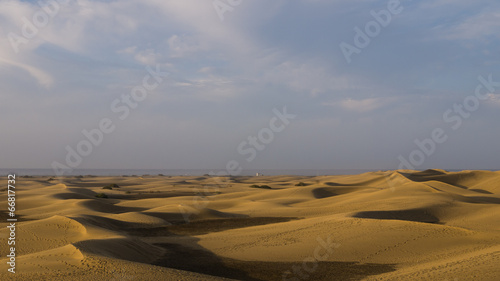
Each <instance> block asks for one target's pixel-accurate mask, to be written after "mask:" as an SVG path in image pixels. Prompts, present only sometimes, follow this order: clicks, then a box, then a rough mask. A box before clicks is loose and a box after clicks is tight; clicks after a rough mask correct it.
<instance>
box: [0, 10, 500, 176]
mask: <svg viewBox="0 0 500 281" xmlns="http://www.w3.org/2000/svg"><path fill="white" fill-rule="evenodd" d="M391 1H395V0H389V1H377V0H373V1H352V0H349V1H347V0H345V1H342V0H338V1H326V0H325V1H324V0H296V1H284V0H276V1H263V0H243V1H240V2H238V1H235V2H231V1H229V2H228V1H226V0H221V2H222V3H225V5H230V2H231V3H240V4H239V5H234V6H230V7H231V10H230V11H226V12H225V13H223V16H224V18H223V20H221V18H220V17H219V16H218V13H217V11H216V9H215V8H214V5H213V2H214V1H211V0H190V1H177V0H162V1H160V0H143V1H135V0H120V1H89V0H82V1H71V0H69V1H58V2H57V1H56V2H55V3H57V5H58V10H57V12H55V13H54V15H53V16H50V19H49V22H48V23H47V24H46V25H44V26H43V27H40V28H38V32H36V34H35V35H34V36H32V37H31V38H25V37H23V36H24V35H23V32H22V31H23V27H25V25H26V21H25V20H23V18H24V19H26V20H27V21H30V22H31V23H33V22H34V20H33V17H34V15H37V13H38V15H41V13H43V11H44V10H43V9H42V7H41V6H40V5H38V4H37V1H12V0H0V7H1V9H0V34H1V36H2V38H3V39H2V40H1V41H0V92H1V94H0V120H2V121H1V122H0V132H1V135H2V137H1V140H0V145H1V150H0V159H1V165H0V167H2V168H51V164H52V163H54V161H57V162H59V163H62V164H65V163H64V161H65V157H66V155H67V150H66V147H67V146H70V147H73V148H75V149H76V146H77V144H78V143H79V142H81V141H82V140H85V139H86V138H85V137H84V135H83V134H82V130H91V129H94V128H98V126H99V122H100V120H102V119H103V118H109V119H111V120H112V122H113V124H114V125H115V126H116V129H115V130H114V131H113V132H112V133H109V134H105V135H104V138H103V141H102V143H100V144H99V145H95V146H93V147H92V153H90V154H89V155H87V156H84V157H82V161H81V163H79V164H78V168H145V169H153V168H156V169H176V168H194V169H196V168H207V169H218V168H223V167H225V166H226V163H227V162H228V161H231V160H234V161H237V162H238V163H239V164H240V166H241V167H242V168H243V169H356V168H359V169H396V168H397V167H398V165H399V164H400V161H399V160H398V157H399V156H403V157H405V158H407V159H408V158H409V156H410V154H411V153H412V152H413V151H415V150H419V149H420V148H419V147H418V146H417V145H416V144H415V140H420V141H422V140H424V139H426V138H430V137H431V133H432V132H433V130H434V129H436V128H440V129H443V131H444V132H445V133H446V136H447V140H446V141H445V142H444V143H441V144H436V147H435V149H433V151H432V153H430V155H425V159H422V161H420V162H422V163H418V164H419V165H415V168H418V169H426V168H443V169H499V167H500V157H499V153H500V150H499V149H498V141H499V140H500V130H499V127H498V120H499V117H500V114H499V110H500V88H498V89H497V91H488V93H485V95H486V94H487V97H488V98H487V99H483V100H480V104H479V106H478V108H477V110H474V111H473V112H468V113H470V116H469V117H468V118H462V119H463V120H461V121H463V122H462V123H461V125H460V127H459V128H458V129H456V130H453V129H452V128H451V127H452V125H453V124H454V123H453V122H447V120H445V119H444V118H443V114H444V113H445V112H447V110H448V109H453V107H454V105H455V104H462V103H463V102H464V99H466V98H467V97H468V96H471V95H473V94H474V91H475V89H476V87H477V86H478V84H479V83H480V82H479V81H478V76H482V77H485V78H487V77H488V76H489V75H492V80H493V81H500V72H499V69H500V68H499V64H500V57H499V56H500V54H499V52H498V49H499V48H498V47H499V46H500V45H499V39H500V38H499V37H500V33H499V32H498V30H500V28H499V27H500V3H498V2H497V1H481V0H480V1H464V0H455V1H450V0H436V1H401V2H400V4H399V6H400V7H402V9H403V10H402V11H401V12H400V13H398V14H392V15H391V20H390V23H389V24H388V25H387V26H385V27H381V29H380V32H379V33H378V34H377V35H376V36H374V37H373V38H370V44H369V45H368V46H367V47H366V48H363V49H362V50H361V53H359V54H354V55H352V56H351V59H352V60H351V62H350V63H348V62H347V60H346V58H345V57H344V54H343V53H342V51H341V48H340V47H339V45H340V44H341V43H342V42H345V43H348V44H351V45H354V36H355V31H354V29H355V28H356V27H359V28H360V29H362V30H363V29H364V28H365V26H366V25H367V23H369V22H370V21H373V20H374V18H373V16H372V15H371V12H372V11H374V12H380V11H381V10H387V9H388V8H387V7H388V3H390V2H391ZM50 2H53V1H41V3H50ZM41 11H42V12H41ZM40 19H42V20H43V18H42V16H41V17H40V18H39V20H40ZM12 34H16V35H18V36H20V38H24V39H25V41H23V42H24V43H19V44H18V49H19V50H18V52H17V53H16V52H15V51H14V48H13V44H12V42H11V41H12V40H9V38H12ZM9 36H11V37H9ZM16 42H19V41H16ZM148 66H149V67H150V68H153V69H156V67H157V66H158V67H160V68H161V70H162V71H164V72H168V77H166V78H165V79H164V81H162V82H161V83H160V84H159V86H158V87H157V88H155V89H154V90H152V91H150V92H149V93H148V95H147V98H146V99H145V100H144V101H141V102H140V103H139V104H138V106H137V107H136V108H133V109H131V110H130V115H129V116H128V117H127V118H126V119H124V120H120V119H119V118H117V116H118V115H117V114H116V113H115V112H113V111H112V110H111V108H110V105H111V104H112V103H113V101H114V100H116V99H117V98H120V97H121V96H122V95H124V94H129V93H130V92H131V90H132V89H133V88H134V87H135V86H138V85H141V83H142V80H143V78H144V77H145V75H147V74H148V71H147V70H146V67H148ZM284 106H286V108H287V111H288V112H289V113H291V114H294V115H296V118H294V119H293V120H292V121H291V122H290V124H289V125H287V126H286V128H285V129H284V130H283V131H281V132H276V133H275V135H274V138H273V140H272V142H270V143H269V144H266V146H265V149H263V150H261V151H258V153H257V156H256V157H255V159H254V160H252V161H247V160H246V159H245V158H246V157H245V156H244V155H241V154H240V153H239V152H238V149H237V147H238V145H240V144H241V143H242V142H243V141H245V140H247V138H248V136H252V135H257V134H258V132H260V131H261V130H262V129H264V128H266V127H267V126H268V125H269V120H270V119H271V118H273V116H274V113H273V109H275V108H276V109H279V110H282V108H283V107H284ZM452 115H457V114H456V113H452ZM448 121H449V120H448ZM420 150H422V149H420ZM417 162H419V161H417Z"/></svg>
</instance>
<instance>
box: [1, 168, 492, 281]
mask: <svg viewBox="0 0 500 281" xmlns="http://www.w3.org/2000/svg"><path fill="white" fill-rule="evenodd" d="M0 181H1V182H5V183H6V178H0ZM299 182H303V183H305V186H296V184H297V183H299ZM108 184H118V185H119V186H120V188H113V189H112V190H105V189H102V187H103V186H105V185H108ZM253 184H257V185H268V186H270V187H272V189H261V188H251V187H250V186H251V185H253ZM17 190H18V193H17V207H18V210H17V215H18V218H19V220H20V221H19V222H18V224H17V230H16V231H17V236H16V243H17V244H16V246H17V247H16V249H17V260H16V262H17V263H16V271H17V273H16V274H15V275H14V274H10V273H7V265H6V261H7V259H6V257H5V256H6V253H7V243H6V240H5V238H7V235H9V233H8V231H7V228H6V227H5V226H6V225H7V224H6V223H5V221H6V216H5V214H4V213H2V218H1V220H0V224H1V226H2V228H1V230H0V238H1V241H2V242H1V244H0V249H1V253H2V257H3V258H2V259H1V261H0V263H1V267H0V280H224V279H223V277H227V278H232V279H236V280H500V267H499V264H500V172H486V171H462V172H457V173H450V172H446V171H442V170H428V171H423V172H417V171H387V172H373V173H365V174H361V175H354V176H352V175H349V176H320V177H294V176H273V177H231V178H210V177H164V176H143V177H68V178H64V179H62V180H61V181H59V180H57V179H56V180H50V181H48V179H47V178H45V177H44V178H42V177H33V178H20V179H18V181H17ZM101 192H104V193H106V194H107V196H108V198H96V197H95V194H96V193H101ZM1 194H3V195H2V196H1V198H0V202H1V206H4V207H2V209H6V208H7V207H6V199H7V196H6V191H2V192H1Z"/></svg>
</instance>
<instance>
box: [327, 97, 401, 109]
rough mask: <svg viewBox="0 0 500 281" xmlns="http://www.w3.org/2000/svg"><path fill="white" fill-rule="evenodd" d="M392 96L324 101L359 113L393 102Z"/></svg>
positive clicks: (329, 104)
mask: <svg viewBox="0 0 500 281" xmlns="http://www.w3.org/2000/svg"><path fill="white" fill-rule="evenodd" d="M392 101H393V99H392V98H368V99H360V100H355V99H350V98H348V99H343V100H340V101H336V102H324V103H323V105H325V106H334V107H340V108H343V109H345V110H348V111H354V112H359V113H365V112H370V111H373V110H375V109H378V108H380V107H382V106H385V105H387V104H388V103H390V102H392Z"/></svg>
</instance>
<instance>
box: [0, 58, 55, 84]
mask: <svg viewBox="0 0 500 281" xmlns="http://www.w3.org/2000/svg"><path fill="white" fill-rule="evenodd" d="M0 63H4V64H7V65H11V66H14V67H18V68H20V69H22V70H24V71H26V72H28V73H29V74H30V75H31V76H32V77H33V78H35V79H36V80H37V81H38V83H39V84H41V85H42V86H45V87H50V86H51V85H52V84H53V83H54V79H53V78H52V76H51V75H50V74H48V73H46V72H45V71H43V70H41V69H39V68H36V67H34V66H31V65H27V64H24V63H20V62H16V61H12V60H8V59H4V58H1V57H0Z"/></svg>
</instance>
